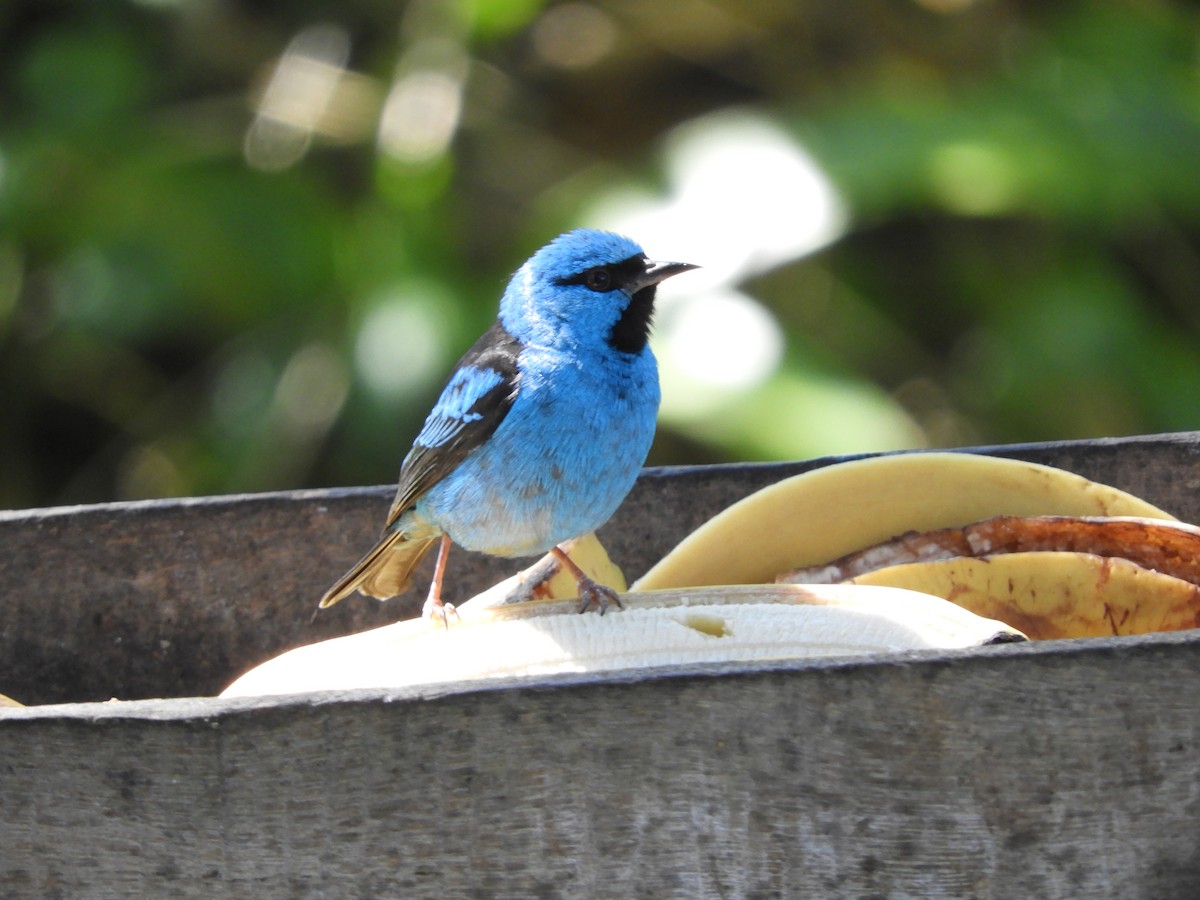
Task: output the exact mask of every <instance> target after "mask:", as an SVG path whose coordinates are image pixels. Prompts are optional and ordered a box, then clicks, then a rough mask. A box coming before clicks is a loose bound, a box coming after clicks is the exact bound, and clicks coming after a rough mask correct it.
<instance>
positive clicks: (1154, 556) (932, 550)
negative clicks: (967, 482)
mask: <svg viewBox="0 0 1200 900" xmlns="http://www.w3.org/2000/svg"><path fill="white" fill-rule="evenodd" d="M1037 551H1063V552H1075V553H1083V554H1090V555H1094V556H1101V557H1119V558H1122V559H1127V560H1129V561H1130V562H1133V563H1136V564H1137V565H1139V566H1142V567H1143V568H1146V569H1153V570H1154V571H1156V572H1160V573H1162V574H1164V575H1171V576H1173V577H1175V578H1181V579H1183V580H1184V581H1188V582H1190V583H1192V584H1195V585H1200V528H1197V527H1196V526H1195V525H1188V524H1185V523H1183V522H1174V521H1168V520H1163V519H1146V518H1139V517H1133V516H1127V517H1103V516H1094V517H1080V518H1076V517H1072V516H1033V517H1021V516H995V517H993V518H991V519H985V520H984V521H982V522H973V523H971V524H970V525H965V526H963V527H962V528H943V529H937V530H934V531H926V532H915V531H912V532H908V533H907V534H902V535H900V536H899V537H897V538H893V539H892V540H890V541H885V542H884V543H882V544H876V545H875V546H874V547H868V548H866V549H865V550H860V551H859V552H857V553H851V554H849V555H848V556H844V557H842V558H841V559H839V560H834V561H833V562H830V563H828V564H826V565H823V566H810V567H807V568H803V569H794V570H792V571H791V572H785V573H784V574H783V575H780V576H779V577H778V578H777V579H776V580H777V581H780V582H784V583H791V584H836V583H838V582H841V581H849V580H850V579H853V578H857V577H859V576H861V575H866V574H868V573H870V572H874V571H877V570H879V569H884V568H887V567H888V566H896V565H905V564H913V563H920V562H934V561H938V560H947V559H954V558H955V557H960V556H977V557H978V556H986V557H990V556H995V555H997V554H1001V553H1032V552H1037Z"/></svg>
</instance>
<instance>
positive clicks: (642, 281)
mask: <svg viewBox="0 0 1200 900" xmlns="http://www.w3.org/2000/svg"><path fill="white" fill-rule="evenodd" d="M698 268H700V267H699V266H696V265H693V264H692V263H682V262H655V261H654V260H652V259H648V260H646V271H644V272H642V273H641V274H638V275H635V276H634V277H633V278H631V279H630V280H629V282H628V284H626V285H625V289H626V290H627V291H629V293H630V294H636V293H637V292H638V291H640V290H642V289H643V288H648V287H650V286H651V285H655V284H658V283H659V282H662V281H666V280H667V279H668V278H670V277H671V276H672V275H678V274H679V273H680V272H687V271H688V270H690V269H698Z"/></svg>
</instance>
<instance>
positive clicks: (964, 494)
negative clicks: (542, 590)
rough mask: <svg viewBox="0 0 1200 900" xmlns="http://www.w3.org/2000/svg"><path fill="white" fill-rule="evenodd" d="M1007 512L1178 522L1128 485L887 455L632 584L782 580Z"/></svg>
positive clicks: (708, 537) (803, 486) (737, 515)
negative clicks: (912, 534) (919, 534)
mask: <svg viewBox="0 0 1200 900" xmlns="http://www.w3.org/2000/svg"><path fill="white" fill-rule="evenodd" d="M997 515H1014V516H1035V515H1038V516H1040V515H1061V516H1141V517H1144V518H1152V519H1172V518H1173V517H1172V516H1171V515H1170V514H1168V513H1166V512H1164V511H1163V510H1161V509H1158V508H1157V507H1155V506H1153V505H1151V504H1149V503H1147V502H1146V501H1144V500H1140V499H1138V498H1137V497H1134V496H1133V495H1131V494H1127V493H1125V492H1124V491H1120V490H1117V489H1116V488H1113V487H1109V486H1107V485H1103V484H1097V483H1095V482H1092V481H1088V480H1087V479H1086V478H1082V477H1080V476H1078V475H1074V474H1072V473H1070V472H1066V471H1063V470H1062V469H1055V468H1051V467H1049V466H1041V465H1037V464H1035V463H1028V462H1019V461H1016V460H1009V459H1001V458H998V457H989V456H979V455H976V454H970V453H909V454H899V455H894V456H879V457H872V458H870V459H862V460H855V461H853V462H846V463H839V464H835V465H831V466H826V467H824V468H821V469H816V470H814V471H811V472H806V473H804V474H802V475H796V476H794V477H792V478H788V479H785V480H783V481H780V482H778V483H777V484H774V485H771V486H770V487H767V488H764V489H763V490H761V491H758V492H757V493H754V494H751V495H750V496H748V497H746V498H744V499H742V500H740V501H738V502H737V503H735V504H733V505H732V506H730V507H729V508H727V509H726V510H724V511H723V512H721V513H720V514H718V515H717V516H715V517H714V518H713V519H711V520H709V521H708V522H706V523H705V524H704V525H702V526H700V527H699V528H698V529H696V530H695V531H694V532H692V534H691V535H689V536H688V537H686V538H685V539H684V540H683V541H682V542H681V543H680V544H679V545H678V546H677V547H675V549H674V550H672V551H671V552H670V553H669V554H667V556H666V557H664V558H663V559H662V561H660V562H659V563H658V564H657V565H655V566H654V567H653V568H652V569H650V571H649V572H647V573H646V574H645V575H643V576H642V577H641V578H640V579H639V580H638V581H637V582H635V583H634V585H633V588H632V590H634V591H649V590H657V589H662V588H673V587H685V586H696V585H720V584H756V583H762V582H767V581H773V580H774V579H775V577H776V576H777V575H779V574H780V573H781V572H785V571H788V570H790V569H793V568H795V567H797V566H816V565H821V564H824V563H826V562H828V561H829V560H834V559H838V558H840V557H842V556H845V555H846V554H848V553H852V552H854V551H856V550H861V549H862V548H864V547H868V546H871V545H873V544H877V543H880V542H882V541H886V540H888V539H890V538H892V537H894V536H895V535H898V534H902V533H904V532H906V531H912V530H916V531H928V530H932V529H935V528H950V527H955V526H962V525H966V524H968V523H971V522H977V521H979V520H981V519H986V518H989V517H992V516H997Z"/></svg>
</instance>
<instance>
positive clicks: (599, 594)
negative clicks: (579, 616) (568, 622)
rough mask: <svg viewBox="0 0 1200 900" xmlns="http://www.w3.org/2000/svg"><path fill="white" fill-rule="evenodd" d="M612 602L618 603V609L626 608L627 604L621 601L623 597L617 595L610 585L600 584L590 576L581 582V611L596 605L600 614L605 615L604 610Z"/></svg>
mask: <svg viewBox="0 0 1200 900" xmlns="http://www.w3.org/2000/svg"><path fill="white" fill-rule="evenodd" d="M610 603H615V604H617V609H624V608H625V604H623V603H622V602H621V598H620V597H619V596H617V592H616V591H614V590H613V589H612V588H610V587H608V585H604V584H598V583H596V582H595V581H592V580H591V579H590V578H588V579H587V580H586V581H583V580H581V581H580V582H579V612H580V613H585V612H587V611H588V610H589V609H591V608H592V606H593V605H595V607H596V608H597V609H598V610H599V612H600V615H604V611H605V610H606V609H608V605H609V604H610Z"/></svg>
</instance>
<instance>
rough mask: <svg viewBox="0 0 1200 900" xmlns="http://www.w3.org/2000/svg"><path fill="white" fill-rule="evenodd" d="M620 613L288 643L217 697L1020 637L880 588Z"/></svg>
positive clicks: (677, 602) (393, 628) (511, 609)
mask: <svg viewBox="0 0 1200 900" xmlns="http://www.w3.org/2000/svg"><path fill="white" fill-rule="evenodd" d="M621 599H622V602H623V604H624V605H625V609H624V610H623V611H613V612H610V614H609V615H606V616H604V617H601V616H598V615H579V614H578V613H577V604H576V603H575V602H574V601H573V600H558V601H540V600H534V601H530V602H527V603H520V604H515V605H510V606H502V607H498V608H484V607H480V606H474V607H471V606H469V605H468V604H463V605H462V606H461V607H459V618H458V620H457V621H455V622H453V624H452V625H451V626H450V627H449V628H443V627H441V626H440V625H437V624H434V623H431V622H429V621H428V620H425V619H410V620H407V621H404V622H397V623H395V624H393V625H387V626H384V627H382V628H377V629H374V630H372V631H367V632H362V633H360V634H354V635H349V636H347V637H342V638H334V639H333V640H328V641H321V642H319V643H317V644H312V645H309V646H307V647H300V648H297V649H295V650H291V651H288V652H287V653H284V654H282V655H280V656H278V657H275V658H274V659H272V660H269V661H267V662H265V663H263V664H262V665H260V666H258V667H256V668H254V669H252V670H250V671H249V672H247V673H246V674H245V675H243V676H241V677H240V678H239V679H238V680H237V681H235V682H234V683H233V684H231V685H230V686H229V687H228V688H227V689H226V690H225V692H224V693H223V694H222V695H221V696H223V697H244V696H255V695H263V694H287V693H298V692H306V691H316V690H349V689H353V688H389V687H411V686H415V685H428V684H435V683H447V682H462V681H473V680H480V679H497V678H512V677H517V676H530V675H550V674H556V673H572V672H573V673H584V672H613V671H630V670H644V669H654V668H658V667H662V666H668V665H682V664H688V663H700V662H704V663H711V662H721V661H737V660H764V659H797V658H808V657H818V656H834V657H846V656H861V655H865V654H875V653H883V652H897V651H902V650H915V649H928V648H959V647H973V646H979V645H982V644H989V643H997V642H1008V641H1019V640H1024V636H1023V635H1021V634H1020V633H1019V632H1018V631H1016V630H1015V629H1013V628H1012V627H1010V626H1008V625H1005V624H1003V623H1000V622H993V621H988V620H986V619H982V618H980V617H979V616H976V615H974V614H972V613H971V612H969V611H968V610H965V609H963V608H961V607H959V606H956V605H955V604H952V603H947V602H946V601H944V600H941V599H939V598H937V597H932V596H930V595H928V594H924V593H917V592H913V591H906V590H901V589H898V588H888V587H867V586H860V585H825V586H821V587H813V588H809V587H803V586H799V585H781V584H763V585H744V586H737V587H721V588H716V589H695V588H689V589H686V590H679V591H656V592H651V593H642V594H625V595H624V596H623V597H622V598H621Z"/></svg>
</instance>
